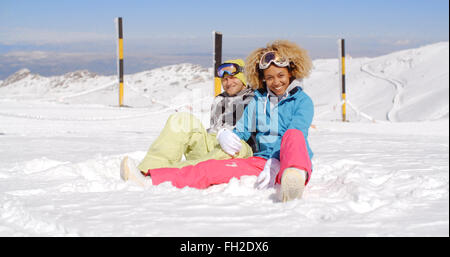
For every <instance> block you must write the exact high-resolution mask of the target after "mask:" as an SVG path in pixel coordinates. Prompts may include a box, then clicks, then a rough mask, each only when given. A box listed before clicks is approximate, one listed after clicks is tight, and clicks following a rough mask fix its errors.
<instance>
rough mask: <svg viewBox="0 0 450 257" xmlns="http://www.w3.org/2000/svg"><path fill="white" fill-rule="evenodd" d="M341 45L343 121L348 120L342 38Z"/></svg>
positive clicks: (343, 43)
mask: <svg viewBox="0 0 450 257" xmlns="http://www.w3.org/2000/svg"><path fill="white" fill-rule="evenodd" d="M339 45H340V58H341V63H340V67H341V84H342V95H341V97H342V121H346V106H345V104H346V96H345V42H344V39H343V38H341V39H340V40H339Z"/></svg>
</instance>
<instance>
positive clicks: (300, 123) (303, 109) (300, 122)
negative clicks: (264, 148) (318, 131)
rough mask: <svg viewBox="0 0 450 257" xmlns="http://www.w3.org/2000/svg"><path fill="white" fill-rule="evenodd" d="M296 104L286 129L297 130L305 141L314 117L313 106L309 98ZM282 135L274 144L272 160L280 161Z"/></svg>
mask: <svg viewBox="0 0 450 257" xmlns="http://www.w3.org/2000/svg"><path fill="white" fill-rule="evenodd" d="M297 103H298V104H296V106H295V110H294V113H293V115H292V120H291V123H290V124H289V126H288V128H287V129H286V130H288V129H298V130H300V131H301V132H302V133H303V136H304V137H305V141H306V140H307V138H308V131H309V127H310V126H311V123H312V120H313V117H314V104H313V102H312V100H311V98H309V97H305V98H303V99H301V100H300V101H297ZM282 137H283V135H280V136H279V137H278V139H277V141H276V143H275V144H274V145H275V147H274V148H273V152H272V156H271V157H272V158H276V159H278V160H279V159H280V147H281V139H282Z"/></svg>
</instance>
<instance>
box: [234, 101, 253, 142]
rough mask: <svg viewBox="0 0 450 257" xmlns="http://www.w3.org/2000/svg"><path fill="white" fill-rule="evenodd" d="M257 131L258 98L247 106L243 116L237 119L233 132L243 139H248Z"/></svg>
mask: <svg viewBox="0 0 450 257" xmlns="http://www.w3.org/2000/svg"><path fill="white" fill-rule="evenodd" d="M254 131H256V98H255V97H254V98H253V99H252V100H251V101H250V103H249V104H248V105H247V107H245V109H244V113H243V114H242V117H241V118H240V119H239V120H238V121H237V123H236V127H235V128H234V129H233V132H234V133H235V134H236V135H237V136H238V137H239V138H240V139H242V140H244V141H247V140H248V139H249V138H250V136H251V134H252V132H254Z"/></svg>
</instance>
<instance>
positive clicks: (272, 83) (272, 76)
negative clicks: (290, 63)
mask: <svg viewBox="0 0 450 257" xmlns="http://www.w3.org/2000/svg"><path fill="white" fill-rule="evenodd" d="M263 72H264V80H265V81H266V85H267V87H268V88H269V89H270V90H271V91H272V92H273V93H274V94H276V95H278V96H280V95H283V94H284V93H285V92H286V89H287V88H288V87H289V84H290V79H291V74H290V72H289V70H288V68H287V67H282V68H281V67H278V66H276V65H273V64H272V65H270V66H269V68H267V69H265V70H264V71H263Z"/></svg>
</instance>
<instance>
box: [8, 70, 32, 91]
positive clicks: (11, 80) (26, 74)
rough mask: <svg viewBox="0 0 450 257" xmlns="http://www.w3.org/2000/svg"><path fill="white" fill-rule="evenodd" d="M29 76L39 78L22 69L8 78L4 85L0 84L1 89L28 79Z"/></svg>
mask: <svg viewBox="0 0 450 257" xmlns="http://www.w3.org/2000/svg"><path fill="white" fill-rule="evenodd" d="M29 76H33V77H36V76H39V75H37V74H32V73H31V71H30V70H29V69H21V70H19V71H17V72H16V73H14V74H12V75H11V76H9V77H8V78H6V79H5V80H4V81H3V83H2V84H0V87H5V86H7V85H11V84H13V83H16V82H18V81H20V80H22V79H24V78H27V77H29Z"/></svg>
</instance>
